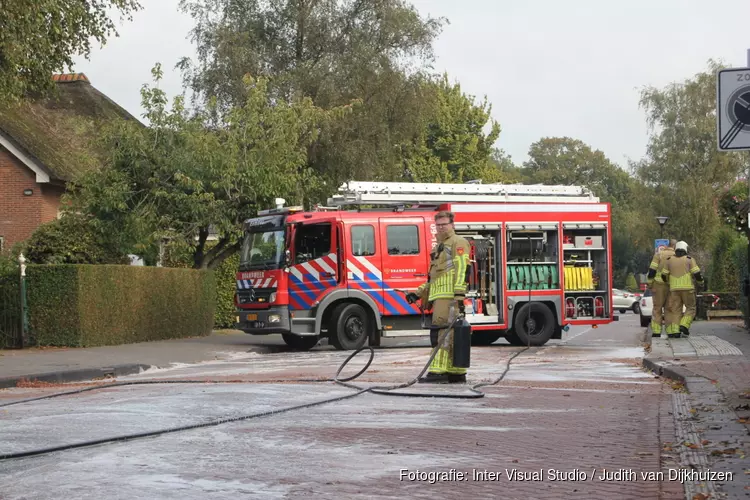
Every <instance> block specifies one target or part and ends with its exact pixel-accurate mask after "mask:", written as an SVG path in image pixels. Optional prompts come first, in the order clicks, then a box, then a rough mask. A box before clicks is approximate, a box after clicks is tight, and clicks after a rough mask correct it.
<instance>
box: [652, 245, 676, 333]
mask: <svg viewBox="0 0 750 500" xmlns="http://www.w3.org/2000/svg"><path fill="white" fill-rule="evenodd" d="M676 244H677V240H675V239H672V240H669V246H668V247H667V248H662V249H661V250H659V251H657V252H656V253H655V254H654V258H653V259H651V265H650V266H649V268H648V276H647V277H646V279H647V283H648V286H649V288H650V289H651V296H652V298H653V302H654V310H653V312H652V313H651V333H652V335H653V336H654V337H659V336H660V335H661V323H662V320H663V319H664V312H666V308H667V300H668V298H669V285H668V284H667V283H666V282H665V281H664V280H662V278H661V270H662V267H663V265H664V263H665V262H666V261H667V259H668V258H669V257H671V256H673V255H674V247H675V245H676ZM662 308H663V309H664V311H662Z"/></svg>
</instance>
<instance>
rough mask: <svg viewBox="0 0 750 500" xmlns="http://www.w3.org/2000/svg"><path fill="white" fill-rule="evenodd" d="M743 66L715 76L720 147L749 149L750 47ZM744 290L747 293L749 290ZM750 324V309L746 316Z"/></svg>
mask: <svg viewBox="0 0 750 500" xmlns="http://www.w3.org/2000/svg"><path fill="white" fill-rule="evenodd" d="M746 50H747V61H746V63H747V64H746V66H745V67H744V68H731V69H723V70H719V72H718V75H717V79H716V131H717V141H718V149H719V151H750V49H746ZM745 161H746V164H747V183H748V199H747V203H746V206H747V213H746V214H745V217H747V225H748V227H747V228H746V229H745V234H746V235H747V236H748V249H747V271H746V273H745V277H744V282H745V285H746V287H750V154H748V157H746V160H745ZM745 293H748V292H747V291H746V292H745ZM748 307H749V308H750V305H748ZM745 326H747V327H750V310H749V311H748V313H747V315H746V317H745Z"/></svg>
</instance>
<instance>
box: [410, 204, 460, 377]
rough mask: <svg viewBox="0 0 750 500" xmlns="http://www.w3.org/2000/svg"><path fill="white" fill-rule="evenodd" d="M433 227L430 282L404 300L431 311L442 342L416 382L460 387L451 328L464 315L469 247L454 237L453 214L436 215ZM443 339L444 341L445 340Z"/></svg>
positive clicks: (433, 324) (458, 369)
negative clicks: (434, 238) (426, 371)
mask: <svg viewBox="0 0 750 500" xmlns="http://www.w3.org/2000/svg"><path fill="white" fill-rule="evenodd" d="M435 226H436V229H437V241H438V246H437V248H435V250H434V251H433V252H432V254H431V259H432V261H431V263H430V274H429V279H428V281H427V283H424V284H423V285H421V286H420V287H419V288H418V289H417V291H416V293H409V294H407V297H406V298H407V300H408V301H409V302H410V303H414V302H416V301H417V300H421V303H422V307H423V308H424V309H432V326H433V329H437V330H438V332H437V338H438V342H440V341H441V340H444V341H443V342H442V344H441V347H440V348H439V349H438V352H437V354H436V355H435V357H434V358H433V360H432V363H430V367H429V371H428V373H427V375H426V376H424V377H422V378H421V379H420V380H419V381H420V382H437V383H443V382H447V383H462V382H465V381H466V368H458V367H455V366H453V341H454V337H453V332H454V330H453V328H452V327H451V325H452V324H453V322H454V320H455V319H456V316H457V315H458V314H459V313H463V312H464V298H465V296H466V280H467V274H468V273H467V270H468V267H469V253H470V250H471V247H470V246H469V242H468V241H466V239H464V238H462V237H460V236H458V235H456V233H455V229H454V226H453V213H451V212H447V211H443V212H439V213H438V214H437V215H436V216H435ZM448 327H451V328H448ZM444 335H445V336H447V338H445V339H444V338H443V337H444Z"/></svg>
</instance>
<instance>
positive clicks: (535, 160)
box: [524, 137, 630, 203]
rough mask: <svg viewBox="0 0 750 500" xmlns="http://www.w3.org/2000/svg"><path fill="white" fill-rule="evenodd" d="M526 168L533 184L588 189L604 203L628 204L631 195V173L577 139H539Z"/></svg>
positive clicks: (530, 152) (530, 153) (533, 145)
mask: <svg viewBox="0 0 750 500" xmlns="http://www.w3.org/2000/svg"><path fill="white" fill-rule="evenodd" d="M524 169H525V170H526V172H525V175H526V176H527V177H528V178H529V179H530V180H531V182H533V183H540V184H565V185H571V184H573V185H578V186H586V187H588V188H590V189H591V190H592V191H593V192H594V193H595V194H596V195H597V196H599V197H600V198H603V199H604V200H605V201H618V202H622V203H627V202H628V199H629V196H630V176H629V175H628V173H627V172H625V171H624V170H622V169H621V168H619V167H618V166H617V165H615V164H614V163H612V162H611V161H610V160H609V159H608V158H607V157H606V156H605V155H604V153H602V152H601V151H599V150H592V149H591V147H590V146H588V145H587V144H586V143H584V142H583V141H581V140H578V139H573V138H570V137H545V138H542V139H540V140H539V141H537V142H535V143H534V144H532V145H531V146H530V147H529V160H528V161H527V162H526V163H524Z"/></svg>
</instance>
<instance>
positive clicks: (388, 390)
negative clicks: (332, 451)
mask: <svg viewBox="0 0 750 500" xmlns="http://www.w3.org/2000/svg"><path fill="white" fill-rule="evenodd" d="M529 257H530V258H529V260H530V262H533V261H534V257H533V254H532V255H530V256H529ZM531 300H532V297H531V289H529V303H531ZM528 311H529V312H528V316H527V318H526V321H524V322H523V324H524V325H525V324H527V323H528V321H529V319H530V317H531V309H529V310H528ZM459 320H461V321H462V325H461V326H463V327H466V325H468V323H466V322H465V320H464V318H463V315H462V314H455V315H454V317H453V320H452V321H451V323H450V324H449V326H448V327H447V328H445V331H444V333H443V335H442V336H441V337H440V338H439V339H438V341H437V342H436V343H435V346H434V347H433V349H432V353H431V354H430V358H429V359H428V360H427V362H426V363H425V365H424V367H423V368H422V370H421V371H420V372H419V374H418V375H417V376H416V377H414V378H413V379H412V380H410V381H409V382H405V383H402V384H396V385H390V386H372V387H360V386H357V385H354V384H351V383H349V382H351V381H352V380H355V379H357V378H358V377H360V376H361V375H362V374H364V373H365V372H366V371H367V369H368V368H369V367H370V364H372V361H373V359H374V357H375V351H374V350H373V348H372V347H370V346H364V347H361V348H359V349H357V350H356V351H354V352H353V353H352V354H351V355H349V357H348V358H346V360H344V362H343V363H342V364H341V366H339V369H338V370H337V371H336V374H335V375H334V376H333V378H331V379H329V380H325V379H324V380H320V379H287V380H278V381H277V382H287V383H288V382H299V383H316V382H317V383H320V382H326V381H328V382H335V383H336V384H339V385H341V386H343V387H346V388H349V389H354V390H355V391H356V392H354V393H352V394H347V395H344V396H336V397H332V398H327V399H322V400H320V401H313V402H312V403H304V404H300V405H295V406H288V407H286V408H279V409H277V410H269V411H263V412H257V413H251V414H248V415H240V416H238V417H226V418H219V419H216V420H212V421H210V422H203V423H200V424H190V425H184V426H177V427H169V428H166V429H158V430H155V431H147V432H140V433H133V434H124V435H121V436H113V437H108V438H101V439H94V440H89V441H82V442H80V443H71V444H65V445H59V446H52V447H48V448H40V449H36V450H28V451H22V452H17V453H5V454H0V461H2V460H11V459H15V458H24V457H32V456H39V455H46V454H49V453H54V452H58V451H65V450H73V449H76V448H84V447H88V446H95V445H99V444H106V443H117V442H122V441H130V440H133V439H140V438H147V437H154V436H160V435H162V434H170V433H174V432H181V431H188V430H192V429H199V428H202V427H213V426H217V425H221V424H227V423H232V422H240V421H243V420H250V419H253V418H260V417H268V416H271V415H278V414H281V413H286V412H290V411H294V410H301V409H304V408H312V407H314V406H320V405H324V404H328V403H335V402H337V401H343V400H345V399H351V398H355V397H357V396H360V395H362V394H365V393H368V392H371V393H373V394H380V395H384V396H402V397H419V398H444V399H445V398H448V399H478V398H483V397H484V395H485V394H484V393H483V392H481V391H479V390H478V389H479V388H480V387H489V386H493V385H495V384H498V383H499V382H500V381H502V380H503V378H505V375H506V374H507V373H508V370H510V363H511V362H512V361H513V359H514V358H516V357H517V356H519V355H520V354H521V353H523V352H524V351H527V350H528V349H530V348H531V344H530V338H531V332H528V335H527V337H528V338H529V344H528V345H527V346H526V347H524V348H522V349H520V350H518V351H516V352H514V353H513V354H511V355H510V357H509V358H508V360H507V363H506V365H505V369H504V370H503V372H502V373H501V374H500V376H499V377H497V378H496V379H495V380H493V381H491V382H484V383H479V384H475V385H473V386H471V387H469V394H466V393H463V394H457V393H441V392H424V393H418V392H392V391H395V390H397V389H406V388H407V387H410V386H412V385H414V384H416V383H417V382H418V381H419V379H420V378H421V377H422V375H424V373H425V372H426V371H427V369H428V368H429V366H430V364H431V363H432V360H433V359H434V358H435V356H436V355H437V353H438V350H439V349H440V348H441V347H442V345H443V344H444V343H445V340H446V339H447V337H448V333H449V332H450V331H451V330H452V329H453V328H454V326H455V325H456V322H457V321H459ZM469 328H470V327H469ZM469 336H470V333H469ZM462 340H463V341H468V342H469V345H468V346H463V347H465V349H466V350H468V349H470V348H471V344H470V338H469V339H467V338H466V336H463V337H462ZM364 349H369V351H370V359H369V360H367V363H366V364H365V366H364V367H363V368H362V369H361V370H360V371H358V372H357V373H355V374H354V375H352V376H351V377H347V378H343V379H340V378H339V375H340V374H341V371H342V370H343V369H344V367H346V365H347V364H349V362H350V361H351V360H352V359H353V358H354V357H355V356H356V355H358V354H359V353H360V352H362V351H363V350H364ZM466 354H467V355H468V352H467V353H466ZM273 382H274V381H266V383H273ZM215 383H237V382H227V381H211V380H140V381H132V382H116V383H113V384H108V385H102V386H96V387H86V388H82V389H77V390H73V391H66V392H60V393H56V394H50V395H47V396H39V397H36V398H29V399H23V400H20V401H13V402H10V403H4V404H0V408H2V407H7V406H12V405H17V404H22V403H30V402H32V401H39V400H43V399H51V398H56V397H61V396H67V395H72V394H80V393H82V392H88V391H94V390H99V389H109V388H112V387H124V386H130V385H151V384H215ZM250 383H253V382H250ZM255 383H257V382H255Z"/></svg>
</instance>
